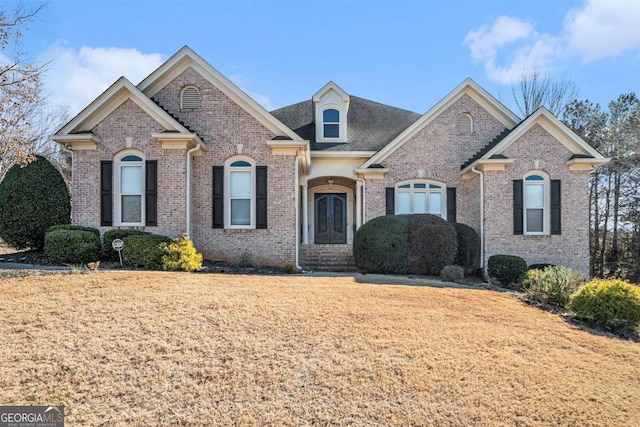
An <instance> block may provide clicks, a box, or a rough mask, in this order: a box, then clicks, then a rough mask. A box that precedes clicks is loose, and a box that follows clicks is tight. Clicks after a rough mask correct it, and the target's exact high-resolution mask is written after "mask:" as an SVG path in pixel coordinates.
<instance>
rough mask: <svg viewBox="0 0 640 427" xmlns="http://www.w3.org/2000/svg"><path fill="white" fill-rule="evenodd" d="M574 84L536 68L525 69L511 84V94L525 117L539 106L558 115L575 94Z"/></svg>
mask: <svg viewBox="0 0 640 427" xmlns="http://www.w3.org/2000/svg"><path fill="white" fill-rule="evenodd" d="M577 93H578V91H577V89H576V86H575V84H574V83H573V82H572V81H571V80H569V79H566V78H553V77H552V76H551V75H550V74H549V73H548V72H545V73H544V74H543V73H542V72H541V71H540V70H538V69H536V70H533V71H525V72H523V73H522V76H521V77H520V81H519V82H518V83H517V84H515V83H514V84H513V85H512V86H511V94H512V95H513V99H514V101H515V103H516V106H517V107H518V110H520V113H521V114H522V115H523V116H524V117H527V116H529V115H530V114H531V113H533V112H534V111H536V110H537V109H538V108H540V107H545V108H546V109H547V110H549V111H551V112H552V113H553V114H554V115H555V116H560V115H561V114H562V112H563V111H564V109H565V107H566V105H567V104H568V103H569V102H571V101H573V100H574V99H575V98H576V96H577Z"/></svg>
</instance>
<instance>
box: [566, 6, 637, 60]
mask: <svg viewBox="0 0 640 427" xmlns="http://www.w3.org/2000/svg"><path fill="white" fill-rule="evenodd" d="M564 28H565V32H566V37H567V39H568V41H569V44H570V46H571V47H573V48H574V49H575V50H576V51H577V52H578V53H579V54H580V56H581V57H582V59H583V60H585V61H596V60H598V59H601V58H604V57H607V56H614V55H617V54H619V53H621V52H623V51H625V50H628V49H633V48H637V47H640V1H638V0H587V2H586V4H585V5H584V7H583V8H577V9H574V10H572V11H570V12H569V13H568V14H567V16H566V17H565V22H564Z"/></svg>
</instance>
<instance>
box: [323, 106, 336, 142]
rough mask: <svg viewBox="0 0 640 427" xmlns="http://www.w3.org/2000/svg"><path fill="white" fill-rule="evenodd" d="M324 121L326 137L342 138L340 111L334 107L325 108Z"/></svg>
mask: <svg viewBox="0 0 640 427" xmlns="http://www.w3.org/2000/svg"><path fill="white" fill-rule="evenodd" d="M322 122H323V132H324V134H323V136H324V137H325V138H340V111H338V110H336V109H333V108H329V109H328V110H324V111H323V112H322Z"/></svg>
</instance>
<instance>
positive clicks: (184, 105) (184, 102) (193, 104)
mask: <svg viewBox="0 0 640 427" xmlns="http://www.w3.org/2000/svg"><path fill="white" fill-rule="evenodd" d="M180 108H181V109H183V110H188V109H193V108H200V91H199V90H198V88H197V87H195V86H187V87H185V88H184V89H183V90H182V96H181V99H180Z"/></svg>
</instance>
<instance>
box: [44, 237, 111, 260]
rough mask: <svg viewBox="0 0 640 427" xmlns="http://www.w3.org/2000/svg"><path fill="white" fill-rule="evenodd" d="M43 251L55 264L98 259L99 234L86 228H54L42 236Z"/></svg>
mask: <svg viewBox="0 0 640 427" xmlns="http://www.w3.org/2000/svg"><path fill="white" fill-rule="evenodd" d="M44 253H45V255H47V258H49V260H50V261H51V262H53V263H56V264H86V263H89V262H93V261H97V260H99V259H100V235H99V234H96V233H93V232H91V231H86V230H63V229H60V230H54V231H51V232H49V233H47V234H46V236H45V238H44Z"/></svg>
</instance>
